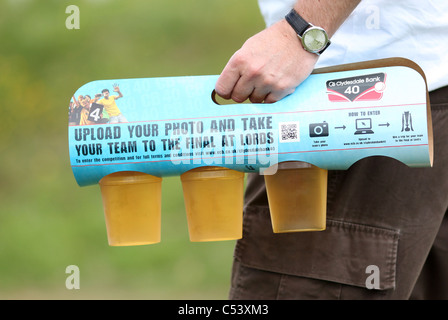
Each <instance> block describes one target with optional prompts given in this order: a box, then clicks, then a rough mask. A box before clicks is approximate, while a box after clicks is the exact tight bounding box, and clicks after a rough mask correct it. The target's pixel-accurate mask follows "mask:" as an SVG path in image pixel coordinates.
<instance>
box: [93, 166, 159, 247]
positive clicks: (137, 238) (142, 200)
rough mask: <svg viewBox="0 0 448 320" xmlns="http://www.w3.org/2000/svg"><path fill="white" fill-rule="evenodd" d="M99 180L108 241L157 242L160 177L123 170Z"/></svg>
mask: <svg viewBox="0 0 448 320" xmlns="http://www.w3.org/2000/svg"><path fill="white" fill-rule="evenodd" d="M99 184H100V189H101V195H102V198H103V207H104V215H105V218H106V228H107V237H108V241H109V245H111V246H134V245H143V244H151V243H157V242H160V234H161V201H162V192H161V191H162V178H159V177H155V176H152V175H149V174H145V173H141V172H133V171H126V172H117V173H112V174H109V175H107V176H105V177H104V178H102V179H101V180H100V182H99Z"/></svg>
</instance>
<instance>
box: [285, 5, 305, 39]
mask: <svg viewBox="0 0 448 320" xmlns="http://www.w3.org/2000/svg"><path fill="white" fill-rule="evenodd" d="M285 19H286V21H288V23H289V24H290V25H291V27H292V28H293V29H294V31H295V32H296V33H297V34H298V35H299V36H300V37H302V35H303V33H304V32H305V30H306V29H308V28H309V27H311V25H310V24H309V23H308V22H306V20H305V19H303V18H302V17H301V16H300V15H299V14H298V13H297V11H296V10H294V9H291V11H289V13H288V14H287V15H286V16H285Z"/></svg>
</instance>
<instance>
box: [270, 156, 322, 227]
mask: <svg viewBox="0 0 448 320" xmlns="http://www.w3.org/2000/svg"><path fill="white" fill-rule="evenodd" d="M327 173H328V170H325V169H321V168H318V167H316V166H314V165H311V164H309V163H306V162H300V161H290V162H283V163H280V164H279V165H278V170H277V172H276V173H275V174H273V175H265V176H264V178H265V183H266V191H267V195H268V201H269V208H270V212H271V221H272V227H273V230H274V232H275V233H281V232H296V231H319V230H324V229H325V228H326V214H327Z"/></svg>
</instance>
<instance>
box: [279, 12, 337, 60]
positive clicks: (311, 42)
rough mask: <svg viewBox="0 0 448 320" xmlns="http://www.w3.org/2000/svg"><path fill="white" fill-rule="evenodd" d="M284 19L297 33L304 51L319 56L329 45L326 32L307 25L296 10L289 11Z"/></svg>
mask: <svg viewBox="0 0 448 320" xmlns="http://www.w3.org/2000/svg"><path fill="white" fill-rule="evenodd" d="M285 19H286V21H288V23H289V24H290V25H291V27H292V28H293V29H294V31H295V32H296V33H297V36H298V37H299V39H300V41H301V42H302V46H303V48H304V49H305V50H306V51H308V52H311V53H315V54H317V55H320V54H322V52H324V51H325V49H327V48H328V46H329V45H330V43H331V42H330V39H328V35H327V32H326V31H325V30H324V29H323V28H320V27H316V26H313V25H312V24H311V23H308V22H307V21H306V20H305V19H303V18H302V17H301V16H300V15H299V14H298V13H297V11H296V10H294V9H291V11H290V12H289V13H288V14H287V15H286V16H285Z"/></svg>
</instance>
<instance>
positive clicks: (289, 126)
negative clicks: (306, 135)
mask: <svg viewBox="0 0 448 320" xmlns="http://www.w3.org/2000/svg"><path fill="white" fill-rule="evenodd" d="M279 126H280V127H279V130H280V132H279V133H280V134H279V135H280V142H299V141H300V132H299V122H298V121H294V122H280V123H279Z"/></svg>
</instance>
